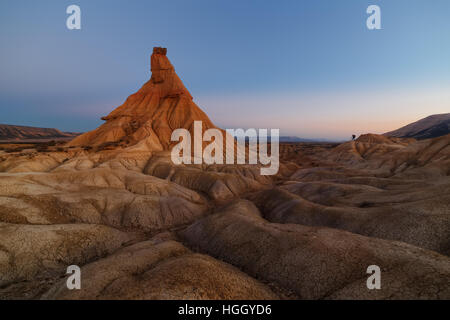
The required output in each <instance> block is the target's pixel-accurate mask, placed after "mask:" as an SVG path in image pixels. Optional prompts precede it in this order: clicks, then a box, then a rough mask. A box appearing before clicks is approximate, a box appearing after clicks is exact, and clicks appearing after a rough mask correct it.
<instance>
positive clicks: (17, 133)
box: [0, 124, 79, 141]
mask: <svg viewBox="0 0 450 320" xmlns="http://www.w3.org/2000/svg"><path fill="white" fill-rule="evenodd" d="M78 135H79V133H77V132H62V131H60V130H58V129H53V128H38V127H26V126H16V125H9V124H0V141H31V140H53V139H54V140H63V139H64V140H70V139H72V138H74V137H76V136H78Z"/></svg>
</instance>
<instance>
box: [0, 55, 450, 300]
mask: <svg viewBox="0 0 450 320" xmlns="http://www.w3.org/2000/svg"><path fill="white" fill-rule="evenodd" d="M151 71H152V76H151V79H150V80H149V81H148V82H147V83H145V84H144V85H143V87H142V88H141V89H140V90H139V91H137V92H136V93H134V94H133V95H131V96H130V97H128V99H127V100H126V101H125V103H124V104H123V105H121V106H119V107H118V108H116V109H115V110H113V111H112V112H111V113H110V114H109V115H107V116H106V117H104V118H103V119H104V120H105V123H104V124H103V125H102V126H100V127H99V128H97V129H95V130H94V131H91V132H88V133H85V134H83V135H80V136H78V137H76V138H75V139H73V140H72V141H70V142H69V143H67V144H61V145H51V146H48V147H46V148H44V149H43V148H41V149H39V150H38V149H36V147H35V146H34V145H33V144H30V145H29V146H27V147H26V148H21V149H20V150H18V151H14V149H11V150H8V152H7V151H5V150H4V151H0V298H2V299H450V176H449V175H450V135H444V136H441V137H438V138H432V139H425V140H420V141H418V140H415V139H413V138H406V139H404V138H396V137H388V136H382V135H374V134H367V135H362V136H360V137H359V138H358V139H356V140H355V141H350V142H346V143H342V144H326V143H317V144H314V143H284V144H281V146H280V169H279V172H278V174H277V175H274V176H261V175H260V168H259V166H258V165H206V164H203V165H174V164H173V163H172V161H171V159H170V150H171V148H172V147H173V142H171V141H170V136H171V133H172V131H173V130H174V129H177V128H186V129H188V130H192V128H193V122H194V120H201V121H203V127H204V129H207V128H215V126H214V124H213V123H212V122H211V121H210V119H209V118H208V117H207V115H206V114H205V113H204V112H203V111H202V110H201V109H200V108H199V107H198V106H197V105H196V104H195V103H194V101H193V99H192V96H191V95H190V94H189V92H188V90H187V89H186V88H185V87H184V85H183V83H182V82H181V80H180V79H179V77H178V76H177V74H176V73H175V70H174V68H173V66H172V65H171V63H170V62H169V60H168V58H167V56H166V50H165V49H163V48H155V49H154V52H153V55H152V57H151ZM69 265H78V266H80V267H81V289H80V290H68V289H67V287H66V279H67V275H66V269H67V267H68V266H69ZM370 265H377V266H379V267H380V268H381V289H379V290H369V289H368V288H367V286H366V280H367V278H368V276H369V275H368V274H367V273H366V270H367V267H368V266H370Z"/></svg>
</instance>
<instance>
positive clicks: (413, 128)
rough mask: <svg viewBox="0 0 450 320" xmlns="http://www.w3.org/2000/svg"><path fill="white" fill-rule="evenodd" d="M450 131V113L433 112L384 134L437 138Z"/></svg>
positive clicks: (399, 136)
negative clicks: (433, 113)
mask: <svg viewBox="0 0 450 320" xmlns="http://www.w3.org/2000/svg"><path fill="white" fill-rule="evenodd" d="M449 133H450V113H443V114H435V115H432V116H429V117H426V118H424V119H421V120H419V121H416V122H414V123H411V124H408V125H407V126H404V127H402V128H400V129H397V130H395V131H391V132H387V133H385V134H384V135H385V136H388V137H396V138H415V139H418V140H423V139H430V138H437V137H441V136H445V135H447V134H449Z"/></svg>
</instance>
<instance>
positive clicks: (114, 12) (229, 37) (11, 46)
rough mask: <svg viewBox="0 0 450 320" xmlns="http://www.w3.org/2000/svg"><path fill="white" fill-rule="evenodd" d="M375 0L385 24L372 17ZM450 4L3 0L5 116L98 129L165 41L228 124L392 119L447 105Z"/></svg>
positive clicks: (361, 124) (308, 133) (0, 110)
mask: <svg viewBox="0 0 450 320" xmlns="http://www.w3.org/2000/svg"><path fill="white" fill-rule="evenodd" d="M71 4H76V5H79V6H80V7H81V12H82V29H81V30H68V29H67V28H66V18H67V16H68V15H67V14H66V8H67V6H69V5H71ZM371 4H377V5H379V6H380V7H381V14H382V30H374V31H369V30H368V29H367V28H366V19H367V17H368V15H367V14H366V8H367V7H368V6H369V5H371ZM449 14H450V1H448V0H433V1H426V0H395V1H393V0H390V1H382V0H369V1H366V0H342V1H336V0H314V1H313V0H308V1H301V0H293V1H284V0H279V1H274V0H273V1H272V0H268V1H258V0H239V1H238V0H227V1H223V0H190V1H187V0H160V1H150V0H130V1H120V0H109V1H106V0H94V1H93V0H88V1H75V0H73V1H64V0H54V1H43V0H42V1H32V0H28V1H25V0H14V1H13V0H3V1H1V2H0V45H1V51H0V116H1V118H0V123H10V124H22V125H35V126H44V127H57V128H59V129H63V130H71V131H86V130H91V129H94V128H95V127H97V126H98V125H100V124H101V123H102V121H101V120H100V117H101V116H103V115H105V114H108V113H109V112H110V111H111V110H112V109H114V108H115V107H117V106H119V105H120V104H122V103H123V101H124V100H125V99H126V97H127V96H128V95H130V94H132V93H133V92H135V91H136V90H138V89H139V88H140V87H141V86H142V84H143V83H144V82H145V81H147V80H148V78H149V77H150V71H149V67H150V66H149V58H150V54H151V51H152V48H153V47H154V46H164V47H167V48H168V56H169V59H170V60H171V61H172V63H173V64H174V66H175V68H176V71H177V73H178V75H179V76H180V77H181V79H182V80H183V81H184V83H185V85H186V87H187V88H188V89H189V90H190V92H191V94H192V95H193V96H194V100H195V102H196V103H197V104H198V105H199V106H200V107H201V108H202V109H203V110H204V111H205V112H206V113H207V114H208V115H209V116H210V118H211V119H212V120H213V122H215V123H216V124H217V125H219V126H221V127H223V128H237V127H243V128H248V127H256V128H280V129H281V134H282V135H298V136H303V137H309V138H312V137H318V138H332V139H335V138H336V139H341V138H346V137H348V136H349V135H351V134H352V133H356V134H360V133H365V132H375V133H382V132H384V131H387V130H391V129H396V128H397V127H399V126H402V125H405V124H407V123H409V122H411V121H415V120H417V119H419V118H421V117H424V116H427V115H429V114H434V113H444V112H450V111H449V110H450V94H449V93H448V91H450V90H448V88H449V85H450V19H449V18H448V16H449Z"/></svg>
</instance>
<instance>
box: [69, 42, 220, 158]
mask: <svg viewBox="0 0 450 320" xmlns="http://www.w3.org/2000/svg"><path fill="white" fill-rule="evenodd" d="M166 54H167V49H166V48H160V47H155V48H153V54H152V56H151V72H152V76H151V78H150V80H149V81H147V83H145V84H144V85H143V86H142V88H141V89H140V90H139V91H138V92H136V93H134V94H132V95H131V96H129V97H128V98H127V100H126V101H125V103H124V104H122V105H121V106H120V107H118V108H116V109H115V110H113V111H112V112H111V113H110V114H109V115H107V116H106V117H103V118H102V120H105V121H106V122H105V123H104V124H103V125H101V126H100V127H98V128H97V129H95V130H93V131H90V132H87V133H85V134H82V135H81V136H79V137H77V138H75V139H73V140H72V141H71V142H69V144H68V145H69V146H91V147H95V146H101V145H104V144H110V145H117V146H119V145H120V146H123V147H131V146H133V147H134V148H137V149H142V150H150V151H160V150H168V149H170V148H171V147H172V146H173V145H174V144H176V143H177V142H171V141H170V137H171V135H172V131H173V130H175V129H178V128H185V129H188V130H189V131H190V132H191V134H193V127H194V121H196V120H201V121H202V122H203V130H207V129H209V128H215V126H214V124H213V123H212V122H211V120H210V119H209V118H208V116H207V115H206V114H205V113H204V112H203V111H202V110H201V109H200V108H199V107H198V106H197V105H196V104H195V103H194V101H193V98H192V96H191V94H190V93H189V91H188V90H187V89H186V87H185V86H184V84H183V82H182V81H181V79H180V78H179V77H178V75H177V74H176V73H175V68H174V67H173V65H172V64H171V63H170V61H169V59H168V58H167V56H166Z"/></svg>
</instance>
